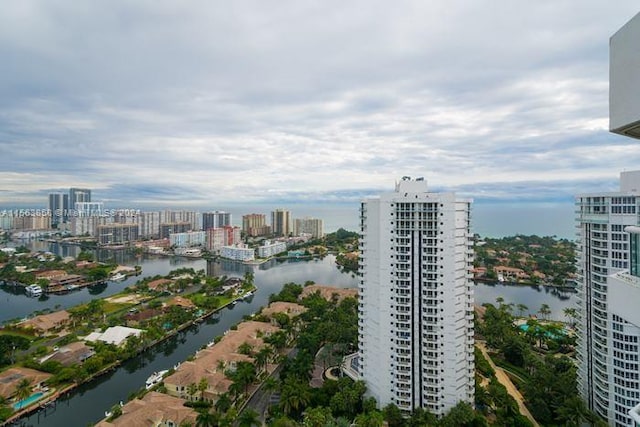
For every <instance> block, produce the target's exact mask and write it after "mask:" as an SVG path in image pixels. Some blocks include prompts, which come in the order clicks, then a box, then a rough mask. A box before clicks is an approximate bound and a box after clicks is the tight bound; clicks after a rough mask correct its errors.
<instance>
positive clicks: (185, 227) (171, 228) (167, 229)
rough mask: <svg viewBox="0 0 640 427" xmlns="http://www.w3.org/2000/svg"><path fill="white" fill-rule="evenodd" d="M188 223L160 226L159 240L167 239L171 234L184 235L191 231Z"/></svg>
mask: <svg viewBox="0 0 640 427" xmlns="http://www.w3.org/2000/svg"><path fill="white" fill-rule="evenodd" d="M191 230H192V227H191V223H190V222H169V223H161V224H160V238H161V239H168V238H169V235H170V234H173V233H186V232H187V231H191Z"/></svg>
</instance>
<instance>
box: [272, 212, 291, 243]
mask: <svg viewBox="0 0 640 427" xmlns="http://www.w3.org/2000/svg"><path fill="white" fill-rule="evenodd" d="M271 231H272V232H273V234H275V235H276V236H288V235H289V234H291V233H292V232H293V229H292V227H291V212H290V211H288V210H285V209H276V210H275V211H273V212H271Z"/></svg>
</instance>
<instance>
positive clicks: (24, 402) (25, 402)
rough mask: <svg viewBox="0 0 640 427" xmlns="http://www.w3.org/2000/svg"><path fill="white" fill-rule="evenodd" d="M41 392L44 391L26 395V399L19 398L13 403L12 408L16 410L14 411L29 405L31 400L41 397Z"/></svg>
mask: <svg viewBox="0 0 640 427" xmlns="http://www.w3.org/2000/svg"><path fill="white" fill-rule="evenodd" d="M43 394H44V393H43V392H41V391H38V392H36V393H33V394H32V395H31V396H29V397H27V398H26V399H24V400H21V401H20V402H16V403H14V404H13V409H14V410H16V411H19V410H20V409H23V408H25V407H27V406H29V405H31V404H32V403H33V402H35V401H37V400H39V399H40V398H41V397H42V395H43Z"/></svg>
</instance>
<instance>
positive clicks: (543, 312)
mask: <svg viewBox="0 0 640 427" xmlns="http://www.w3.org/2000/svg"><path fill="white" fill-rule="evenodd" d="M538 313H540V316H542V318H543V319H545V320H546V319H547V318H548V317H549V315H550V314H551V308H549V304H542V305H541V306H540V310H538Z"/></svg>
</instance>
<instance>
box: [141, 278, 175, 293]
mask: <svg viewBox="0 0 640 427" xmlns="http://www.w3.org/2000/svg"><path fill="white" fill-rule="evenodd" d="M172 284H173V280H169V279H158V280H153V281H151V282H149V283H148V284H147V286H148V287H149V290H150V291H153V292H162V291H166V290H167V289H169V286H171V285H172Z"/></svg>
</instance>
